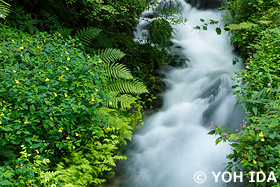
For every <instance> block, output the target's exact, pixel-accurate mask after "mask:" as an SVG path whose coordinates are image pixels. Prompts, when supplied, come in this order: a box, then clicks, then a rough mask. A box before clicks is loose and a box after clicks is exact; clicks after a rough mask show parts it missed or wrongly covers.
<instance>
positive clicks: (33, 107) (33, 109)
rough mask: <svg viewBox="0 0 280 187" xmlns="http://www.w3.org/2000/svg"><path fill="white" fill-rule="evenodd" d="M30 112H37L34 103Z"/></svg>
mask: <svg viewBox="0 0 280 187" xmlns="http://www.w3.org/2000/svg"><path fill="white" fill-rule="evenodd" d="M30 112H31V114H34V112H35V106H34V105H31V106H30Z"/></svg>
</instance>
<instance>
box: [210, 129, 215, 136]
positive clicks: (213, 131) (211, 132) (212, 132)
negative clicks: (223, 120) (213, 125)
mask: <svg viewBox="0 0 280 187" xmlns="http://www.w3.org/2000/svg"><path fill="white" fill-rule="evenodd" d="M215 132H216V130H212V131H210V132H208V134H211V135H212V134H215Z"/></svg>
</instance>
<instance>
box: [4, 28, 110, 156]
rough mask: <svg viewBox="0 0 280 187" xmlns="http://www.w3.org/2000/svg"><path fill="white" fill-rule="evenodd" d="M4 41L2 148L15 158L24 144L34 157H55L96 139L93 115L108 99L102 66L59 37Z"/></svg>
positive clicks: (19, 36) (13, 35)
mask: <svg viewBox="0 0 280 187" xmlns="http://www.w3.org/2000/svg"><path fill="white" fill-rule="evenodd" d="M2 32H4V28H2ZM1 40H2V41H4V42H3V43H2V45H0V50H1V56H0V59H1V62H2V63H1V64H0V66H1V70H0V74H1V76H0V77H1V78H0V79H1V81H0V82H1V83H0V90H1V100H2V101H1V103H0V105H1V106H0V107H1V108H2V109H1V110H2V112H3V115H2V116H1V117H0V120H1V131H2V133H1V135H2V137H1V139H4V141H1V144H0V146H1V147H5V150H9V151H11V152H12V153H13V152H16V151H17V146H16V145H19V144H24V145H26V146H27V147H32V149H33V153H35V150H36V149H37V150H38V151H39V152H40V153H42V155H46V156H47V155H55V154H57V153H58V152H57V151H58V150H60V151H59V152H60V153H62V152H61V151H71V150H72V146H73V145H80V144H81V143H82V141H83V138H86V137H88V136H89V135H92V134H95V133H96V130H97V129H99V128H100V127H98V126H99V125H98V124H99V123H98V120H97V118H96V114H95V112H94V109H95V108H98V107H100V106H102V105H104V101H105V98H106V96H105V95H104V94H105V93H104V92H103V91H102V90H103V88H102V87H103V85H104V84H106V83H107V82H106V79H107V78H106V76H105V72H104V71H103V69H104V64H102V63H98V59H96V58H95V59H91V58H90V57H89V58H88V57H86V56H84V54H83V53H82V52H81V51H80V50H79V49H77V48H76V47H73V45H74V42H76V41H75V40H74V39H71V40H63V39H62V36H61V35H49V34H46V33H39V34H38V35H36V37H30V36H28V35H24V34H23V33H17V32H13V31H10V32H5V35H1ZM10 50H13V52H12V53H11V51H10ZM92 98H95V102H93V101H92ZM36 127H40V130H38V129H37V128H36ZM75 133H78V134H79V136H78V137H77V136H76V135H75ZM19 135H21V136H24V137H25V139H22V138H21V136H19Z"/></svg>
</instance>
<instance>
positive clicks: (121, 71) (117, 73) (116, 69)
mask: <svg viewBox="0 0 280 187" xmlns="http://www.w3.org/2000/svg"><path fill="white" fill-rule="evenodd" d="M107 73H108V75H109V77H113V78H124V79H133V76H132V75H131V73H130V70H129V69H128V68H127V67H125V65H123V64H119V63H113V64H111V65H108V68H107Z"/></svg>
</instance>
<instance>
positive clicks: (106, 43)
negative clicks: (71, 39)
mask: <svg viewBox="0 0 280 187" xmlns="http://www.w3.org/2000/svg"><path fill="white" fill-rule="evenodd" d="M96 39H97V41H98V43H99V44H100V46H102V47H103V48H112V47H113V44H112V42H111V39H110V38H109V37H108V36H107V35H106V34H105V33H104V32H101V33H100V34H99V35H98V37H97V38H96Z"/></svg>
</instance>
